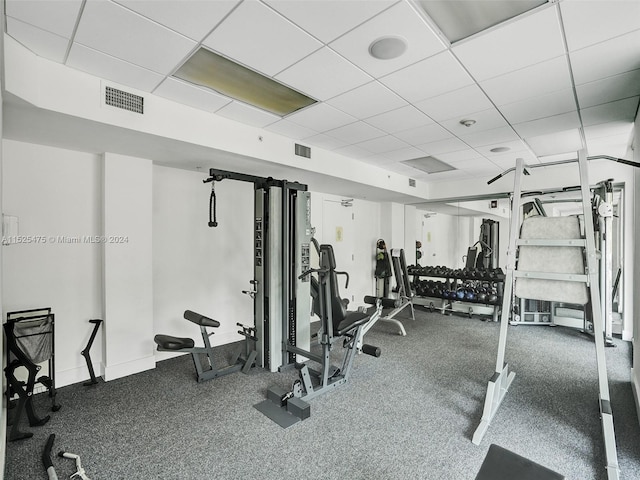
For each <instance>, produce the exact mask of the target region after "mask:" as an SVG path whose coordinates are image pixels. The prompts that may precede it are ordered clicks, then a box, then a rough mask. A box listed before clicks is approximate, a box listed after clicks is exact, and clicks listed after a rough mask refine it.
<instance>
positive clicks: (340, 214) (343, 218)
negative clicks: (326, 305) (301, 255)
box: [320, 200, 356, 302]
mask: <svg viewBox="0 0 640 480" xmlns="http://www.w3.org/2000/svg"><path fill="white" fill-rule="evenodd" d="M322 207H323V208H322V241H321V242H320V243H328V244H330V245H332V246H333V253H334V255H335V257H336V271H338V272H347V273H348V274H349V275H355V273H356V272H355V270H354V265H355V264H354V251H353V250H354V245H355V242H354V235H355V231H354V230H355V229H354V220H353V207H351V206H348V207H345V206H343V205H342V204H341V203H340V202H337V201H331V200H325V201H324V203H323V206H322ZM345 281H346V277H345V276H344V275H338V288H339V291H340V296H341V297H342V298H347V299H349V301H350V302H353V300H354V299H353V294H352V293H351V291H350V290H351V289H347V288H345Z"/></svg>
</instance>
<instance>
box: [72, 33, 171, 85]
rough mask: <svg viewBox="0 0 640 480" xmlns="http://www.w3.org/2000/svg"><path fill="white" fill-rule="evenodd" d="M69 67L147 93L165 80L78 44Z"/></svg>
mask: <svg viewBox="0 0 640 480" xmlns="http://www.w3.org/2000/svg"><path fill="white" fill-rule="evenodd" d="M67 66H69V67H72V68H75V69H77V70H82V71H83V72H87V73H90V74H91V75H96V76H98V77H102V78H105V79H107V80H112V81H114V82H118V83H119V84H121V85H127V86H129V87H133V88H136V89H138V90H143V91H145V92H150V91H152V90H153V89H154V88H156V87H157V86H158V84H159V83H160V82H162V80H163V78H164V77H163V76H162V75H159V74H157V73H156V72H152V71H151V70H147V69H146V68H142V67H138V66H137V65H132V64H130V63H128V62H125V61H123V60H120V59H118V58H115V57H111V56H109V55H105V54H104V53H102V52H98V51H96V50H93V49H91V48H87V47H85V46H83V45H79V44H77V43H74V44H73V46H72V47H71V51H70V52H69V58H68V59H67Z"/></svg>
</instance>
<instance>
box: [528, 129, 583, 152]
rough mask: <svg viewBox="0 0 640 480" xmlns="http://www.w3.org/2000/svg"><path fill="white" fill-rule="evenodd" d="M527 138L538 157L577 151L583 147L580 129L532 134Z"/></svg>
mask: <svg viewBox="0 0 640 480" xmlns="http://www.w3.org/2000/svg"><path fill="white" fill-rule="evenodd" d="M526 140H527V143H528V144H529V146H530V147H531V149H532V150H533V151H534V152H535V154H536V155H537V156H538V157H544V156H546V155H555V154H559V153H568V152H577V151H578V150H580V149H581V148H582V140H581V139H580V131H579V130H578V129H570V130H564V131H556V132H553V133H548V134H544V135H539V136H531V137H528V138H527V139H526Z"/></svg>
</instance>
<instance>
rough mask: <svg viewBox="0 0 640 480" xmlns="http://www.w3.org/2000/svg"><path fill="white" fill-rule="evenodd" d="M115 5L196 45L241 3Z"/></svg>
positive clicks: (174, 0)
mask: <svg viewBox="0 0 640 480" xmlns="http://www.w3.org/2000/svg"><path fill="white" fill-rule="evenodd" d="M114 1H115V2H117V3H119V4H121V5H124V6H125V7H127V8H130V9H131V10H133V11H135V12H138V13H139V14H141V15H144V16H145V17H147V18H150V19H151V20H154V21H156V22H158V23H160V24H162V25H164V26H165V27H168V28H170V29H171V30H174V31H176V32H178V33H181V34H182V35H185V36H187V37H189V38H191V39H193V40H196V41H198V42H199V41H200V40H202V39H203V38H204V37H205V35H207V34H209V32H211V30H212V29H213V27H215V26H216V25H217V24H218V23H219V22H220V21H221V20H222V19H223V18H224V17H225V16H226V15H227V14H228V13H229V12H230V11H231V10H232V9H233V7H235V6H236V5H237V4H238V3H240V0H216V1H215V2H203V1H202V0H153V1H152V2H150V1H149V0H114Z"/></svg>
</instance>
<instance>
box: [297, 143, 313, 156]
mask: <svg viewBox="0 0 640 480" xmlns="http://www.w3.org/2000/svg"><path fill="white" fill-rule="evenodd" d="M296 155H298V156H299V157H305V158H311V148H309V147H305V146H304V145H300V144H299V143H296Z"/></svg>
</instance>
